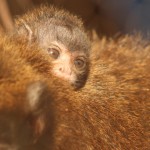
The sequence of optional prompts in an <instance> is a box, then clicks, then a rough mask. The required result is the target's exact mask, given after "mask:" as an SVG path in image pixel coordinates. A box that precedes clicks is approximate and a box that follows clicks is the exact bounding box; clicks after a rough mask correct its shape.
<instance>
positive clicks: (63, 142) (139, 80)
mask: <svg viewBox="0 0 150 150" xmlns="http://www.w3.org/2000/svg"><path fill="white" fill-rule="evenodd" d="M96 44H98V45H99V47H95V48H96V49H94V50H93V51H99V54H98V52H97V54H96V56H95V57H94V56H93V59H92V60H91V68H92V71H91V72H90V75H89V78H88V82H87V84H86V85H85V86H84V87H83V88H82V89H81V90H79V91H74V92H72V91H70V89H69V88H68V87H65V86H63V85H60V82H58V83H57V82H55V84H52V85H51V92H52V93H53V94H54V95H55V97H54V100H55V106H56V110H57V111H56V112H55V113H56V116H55V117H56V122H57V124H56V130H55V136H54V141H55V148H54V149H56V150H57V149H63V150H76V149H80V150H85V149H87V150H91V149H92V150H97V149H100V150H107V149H110V150H113V149H115V150H122V149H136V150H141V149H142V150H147V149H149V129H150V126H149V125H150V124H149V113H150V82H149V79H150V66H149V63H150V46H149V45H148V42H144V41H142V38H141V37H139V36H138V35H137V36H131V37H130V36H125V37H123V38H120V39H119V40H118V41H117V42H115V41H113V40H110V41H107V40H106V39H102V40H98V41H96V42H95V46H96ZM64 91H65V92H64Z"/></svg>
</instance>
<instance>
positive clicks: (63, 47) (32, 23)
mask: <svg viewBox="0 0 150 150" xmlns="http://www.w3.org/2000/svg"><path fill="white" fill-rule="evenodd" d="M15 28H16V30H15V33H14V34H17V35H19V36H25V37H26V38H27V39H28V41H29V43H33V42H36V43H37V44H38V45H39V47H41V48H42V49H44V50H45V54H48V55H49V56H50V57H51V58H50V59H52V58H53V60H52V62H53V68H52V70H53V73H54V74H55V75H56V76H57V77H60V78H62V79H65V80H67V81H69V82H70V83H71V84H72V85H73V86H74V87H75V88H80V87H83V86H84V84H85V82H86V79H87V76H88V72H89V50H90V42H89V39H88V37H87V35H86V33H85V31H84V28H83V23H82V21H81V20H80V19H79V18H78V17H77V16H74V15H72V14H70V13H69V12H67V11H65V10H61V9H57V8H55V7H53V6H50V7H47V6H41V7H39V8H36V9H34V10H32V11H29V12H28V13H26V14H25V15H23V16H20V17H19V18H18V19H16V21H15Z"/></svg>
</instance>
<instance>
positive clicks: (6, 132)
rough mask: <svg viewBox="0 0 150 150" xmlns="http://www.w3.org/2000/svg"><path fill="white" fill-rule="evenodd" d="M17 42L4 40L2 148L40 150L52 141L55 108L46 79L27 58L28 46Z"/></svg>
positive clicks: (0, 47) (0, 60)
mask: <svg viewBox="0 0 150 150" xmlns="http://www.w3.org/2000/svg"><path fill="white" fill-rule="evenodd" d="M14 41H15V40H14V39H13V40H10V39H9V38H7V37H5V36H4V37H0V95H1V96H0V149H6V150H10V149H13V150H18V149H19V150H26V149H29V150H34V149H35V150H40V149H42V148H43V146H44V145H45V143H49V142H52V136H53V131H54V128H53V127H54V117H53V109H54V105H53V104H52V101H51V99H52V98H51V96H50V94H49V91H48V86H47V85H46V83H45V80H44V78H43V77H41V76H40V74H37V72H36V69H35V68H34V67H33V66H31V64H30V63H29V62H27V61H26V59H24V58H25V57H27V56H29V54H31V53H28V52H29V50H28V47H27V46H26V45H27V44H26V43H25V42H24V41H21V40H18V41H17V42H14ZM25 52H26V53H27V54H26V55H25ZM30 56H31V55H30ZM34 56H35V55H34ZM32 59H33V57H32ZM38 63H39V64H40V62H38ZM48 112H49V113H48ZM47 115H48V116H47ZM45 118H49V119H47V120H46V119H45ZM45 128H48V130H46V132H45ZM49 139H50V141H49ZM47 140H48V141H47ZM51 146H52V145H51V144H49V145H48V144H47V147H46V145H45V146H44V149H51V148H52V147H51Z"/></svg>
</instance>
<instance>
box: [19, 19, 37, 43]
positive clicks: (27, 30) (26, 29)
mask: <svg viewBox="0 0 150 150" xmlns="http://www.w3.org/2000/svg"><path fill="white" fill-rule="evenodd" d="M21 22H22V26H21V27H20V28H19V29H18V32H19V34H20V35H23V36H25V38H27V40H28V41H29V44H30V43H31V42H33V41H34V40H35V35H34V32H35V31H33V29H32V28H31V27H30V25H29V24H28V23H26V22H25V21H24V20H22V19H21Z"/></svg>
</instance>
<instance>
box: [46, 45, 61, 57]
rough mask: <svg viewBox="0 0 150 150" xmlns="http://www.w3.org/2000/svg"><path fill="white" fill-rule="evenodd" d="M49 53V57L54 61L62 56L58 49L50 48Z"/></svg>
mask: <svg viewBox="0 0 150 150" xmlns="http://www.w3.org/2000/svg"><path fill="white" fill-rule="evenodd" d="M47 51H48V53H49V55H50V56H51V57H52V58H54V59H57V58H58V57H59V55H60V53H59V51H58V50H57V49H56V48H48V50H47Z"/></svg>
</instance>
